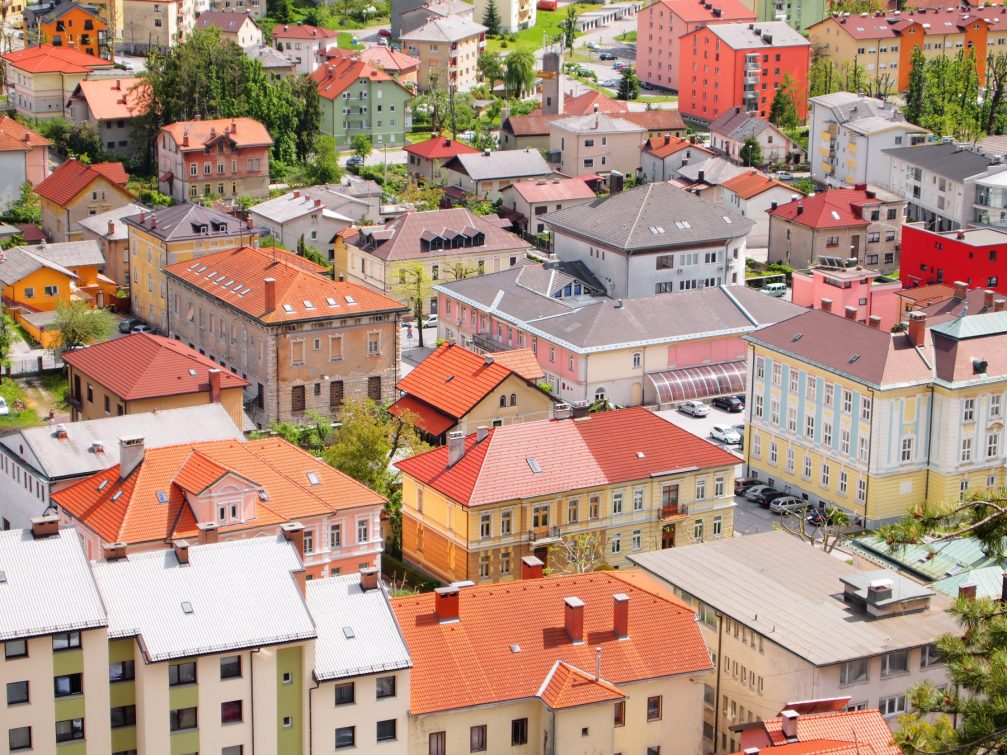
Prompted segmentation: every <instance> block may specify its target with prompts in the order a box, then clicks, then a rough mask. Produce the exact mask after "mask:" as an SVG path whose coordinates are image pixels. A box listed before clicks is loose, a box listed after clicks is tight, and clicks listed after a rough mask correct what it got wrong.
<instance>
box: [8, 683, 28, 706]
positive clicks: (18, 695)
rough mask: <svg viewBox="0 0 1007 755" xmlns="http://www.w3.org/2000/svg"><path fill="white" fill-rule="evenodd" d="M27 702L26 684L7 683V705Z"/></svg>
mask: <svg viewBox="0 0 1007 755" xmlns="http://www.w3.org/2000/svg"><path fill="white" fill-rule="evenodd" d="M26 702H28V682H8V683H7V704H8V705H18V704H20V703H26Z"/></svg>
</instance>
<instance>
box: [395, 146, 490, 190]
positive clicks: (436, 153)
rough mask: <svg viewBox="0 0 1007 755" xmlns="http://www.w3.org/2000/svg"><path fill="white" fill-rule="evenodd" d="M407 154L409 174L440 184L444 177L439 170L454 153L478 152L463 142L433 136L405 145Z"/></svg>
mask: <svg viewBox="0 0 1007 755" xmlns="http://www.w3.org/2000/svg"><path fill="white" fill-rule="evenodd" d="M405 151H406V155H408V157H407V158H406V159H407V163H406V164H407V166H408V168H409V175H410V176H413V177H414V178H418V179H421V180H422V181H424V182H425V183H431V184H434V185H438V184H441V183H442V182H443V181H445V180H446V177H445V175H444V173H443V171H442V170H441V169H442V168H443V167H444V164H445V163H446V162H447V161H448V160H450V159H451V158H452V157H455V156H456V155H474V154H476V153H478V152H479V150H477V149H476V148H475V147H470V146H469V145H467V144H465V143H464V142H460V141H458V140H457V139H451V138H449V137H443V136H434V137H431V138H430V139H427V140H426V141H424V142H416V143H415V144H409V145H407V146H406V147H405Z"/></svg>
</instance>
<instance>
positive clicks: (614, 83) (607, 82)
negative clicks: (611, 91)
mask: <svg viewBox="0 0 1007 755" xmlns="http://www.w3.org/2000/svg"><path fill="white" fill-rule="evenodd" d="M601 85H602V86H603V87H612V88H615V87H617V86H619V79H605V80H604V81H602V82H601Z"/></svg>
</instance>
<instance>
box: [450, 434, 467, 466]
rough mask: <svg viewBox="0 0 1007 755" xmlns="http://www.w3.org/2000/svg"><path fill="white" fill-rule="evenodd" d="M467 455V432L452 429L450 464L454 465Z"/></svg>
mask: <svg viewBox="0 0 1007 755" xmlns="http://www.w3.org/2000/svg"><path fill="white" fill-rule="evenodd" d="M463 456H465V433H464V432H462V431H461V430H452V431H451V432H449V433H448V466H449V467H453V466H454V465H455V464H457V463H458V462H460V461H461V460H462V457H463Z"/></svg>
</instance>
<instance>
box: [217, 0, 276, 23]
mask: <svg viewBox="0 0 1007 755" xmlns="http://www.w3.org/2000/svg"><path fill="white" fill-rule="evenodd" d="M210 5H211V6H212V8H213V10H216V11H225V12H233V13H247V14H248V15H250V16H251V17H252V18H255V19H259V18H262V17H263V16H265V15H266V12H267V10H268V9H267V8H266V2H265V0H212V3H210Z"/></svg>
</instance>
